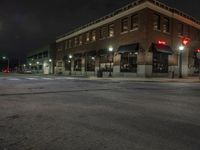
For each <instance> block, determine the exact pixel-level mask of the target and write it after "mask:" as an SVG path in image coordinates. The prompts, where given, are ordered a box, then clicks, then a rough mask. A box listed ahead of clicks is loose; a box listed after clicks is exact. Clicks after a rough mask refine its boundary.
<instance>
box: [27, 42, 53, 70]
mask: <svg viewBox="0 0 200 150" xmlns="http://www.w3.org/2000/svg"><path fill="white" fill-rule="evenodd" d="M54 67H55V44H50V45H47V46H44V47H41V48H38V49H36V50H33V51H32V52H30V53H29V54H28V55H27V64H26V69H29V70H31V71H32V72H33V73H42V74H54Z"/></svg>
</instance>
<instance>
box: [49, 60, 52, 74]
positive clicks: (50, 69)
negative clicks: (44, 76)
mask: <svg viewBox="0 0 200 150" xmlns="http://www.w3.org/2000/svg"><path fill="white" fill-rule="evenodd" d="M51 71H52V59H49V74H51Z"/></svg>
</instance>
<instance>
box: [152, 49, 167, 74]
mask: <svg viewBox="0 0 200 150" xmlns="http://www.w3.org/2000/svg"><path fill="white" fill-rule="evenodd" d="M153 73H168V54H167V53H159V52H154V53H153Z"/></svg>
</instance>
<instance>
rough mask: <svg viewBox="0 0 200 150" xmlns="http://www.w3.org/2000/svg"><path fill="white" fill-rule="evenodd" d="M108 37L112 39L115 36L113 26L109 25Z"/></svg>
mask: <svg viewBox="0 0 200 150" xmlns="http://www.w3.org/2000/svg"><path fill="white" fill-rule="evenodd" d="M108 32H109V33H108V36H109V37H114V34H115V30H114V24H110V25H109V27H108Z"/></svg>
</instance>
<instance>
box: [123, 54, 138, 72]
mask: <svg viewBox="0 0 200 150" xmlns="http://www.w3.org/2000/svg"><path fill="white" fill-rule="evenodd" d="M120 70H121V72H137V55H136V54H132V53H123V54H121V65H120Z"/></svg>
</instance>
